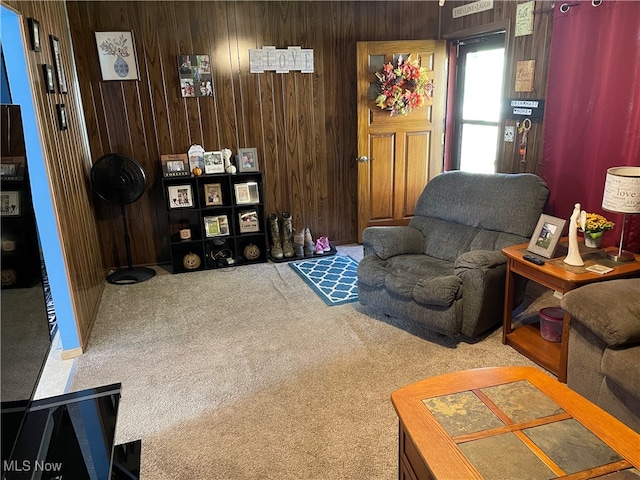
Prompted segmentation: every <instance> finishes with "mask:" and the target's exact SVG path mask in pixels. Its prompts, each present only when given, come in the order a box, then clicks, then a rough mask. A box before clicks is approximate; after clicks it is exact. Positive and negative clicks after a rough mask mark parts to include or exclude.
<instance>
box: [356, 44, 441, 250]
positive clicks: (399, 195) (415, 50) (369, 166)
mask: <svg viewBox="0 0 640 480" xmlns="http://www.w3.org/2000/svg"><path fill="white" fill-rule="evenodd" d="M408 54H410V55H411V59H412V60H414V59H420V62H421V65H422V66H423V67H425V68H426V70H427V72H428V76H429V78H430V79H431V78H432V79H433V83H434V89H433V98H432V99H430V100H428V101H427V103H426V105H425V106H423V107H421V108H418V109H415V110H413V111H412V112H410V113H409V114H407V115H396V116H393V117H392V116H390V112H389V111H387V110H382V109H380V108H378V107H377V106H376V104H375V98H376V96H377V95H378V80H377V78H376V76H375V73H376V72H379V71H381V70H382V66H383V64H384V63H387V62H391V61H393V64H394V65H395V64H396V63H395V61H396V59H397V58H398V56H399V55H403V57H406V56H407V55H408ZM357 61H358V69H357V75H358V241H359V242H362V231H363V230H364V229H365V228H366V227H368V226H373V225H406V224H407V223H409V220H410V219H411V217H412V216H413V210H414V207H415V204H416V201H417V199H418V197H419V196H420V193H422V190H423V189H424V186H425V185H426V184H427V182H428V181H429V180H430V179H431V178H433V177H434V176H435V175H437V174H439V173H440V172H442V164H443V148H444V145H443V144H444V108H445V97H446V41H436V40H407V41H390V42H358V58H357Z"/></svg>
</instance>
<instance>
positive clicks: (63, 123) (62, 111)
mask: <svg viewBox="0 0 640 480" xmlns="http://www.w3.org/2000/svg"><path fill="white" fill-rule="evenodd" d="M56 112H57V113H58V127H59V128H60V130H66V129H67V128H69V124H68V123H67V109H66V108H65V106H64V103H58V104H56Z"/></svg>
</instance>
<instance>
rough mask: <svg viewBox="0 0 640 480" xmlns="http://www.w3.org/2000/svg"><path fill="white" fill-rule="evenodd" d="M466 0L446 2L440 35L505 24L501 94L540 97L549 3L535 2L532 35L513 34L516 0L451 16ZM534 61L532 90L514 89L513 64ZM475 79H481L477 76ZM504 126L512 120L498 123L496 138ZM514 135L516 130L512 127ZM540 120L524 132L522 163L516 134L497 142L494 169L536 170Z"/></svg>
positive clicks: (550, 11) (550, 23) (547, 44)
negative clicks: (510, 139) (506, 139)
mask: <svg viewBox="0 0 640 480" xmlns="http://www.w3.org/2000/svg"><path fill="white" fill-rule="evenodd" d="M465 3H469V2H460V1H447V2H446V3H445V5H444V7H443V9H442V14H443V20H442V35H443V36H446V37H447V38H449V39H452V38H464V37H465V36H467V35H469V33H470V32H473V33H478V32H487V31H491V30H492V29H493V26H496V25H500V26H503V25H505V24H506V26H507V29H508V32H507V37H508V44H507V45H506V54H507V59H506V63H505V90H504V92H503V96H504V97H507V98H517V99H522V100H528V99H544V98H545V96H546V89H547V67H548V63H549V62H548V59H549V51H550V46H551V30H552V26H553V3H554V2H552V1H547V0H542V1H541V0H538V1H536V2H535V10H534V11H535V12H536V13H535V14H534V24H533V34H532V35H525V36H520V37H516V36H515V19H516V10H517V8H518V4H519V3H523V2H517V1H496V2H494V8H493V9H492V10H487V11H485V12H480V13H476V14H472V15H468V16H465V17H460V18H455V19H454V18H452V11H453V9H454V8H455V7H457V6H460V5H463V4H465ZM522 60H535V62H536V64H535V74H534V86H533V88H534V90H533V92H527V93H524V92H518V93H516V92H515V77H516V63H517V62H518V61H522ZM478 81H479V82H481V81H482V79H478ZM505 125H514V126H515V125H516V121H515V120H506V121H504V120H503V121H502V122H501V123H500V128H499V137H500V139H502V134H503V132H504V126H505ZM516 134H517V130H516ZM542 134H543V123H534V124H533V125H532V128H531V131H530V132H529V134H528V142H527V145H528V147H527V155H526V164H521V156H520V154H519V141H520V135H517V138H516V141H515V142H514V143H507V142H502V141H501V142H500V146H499V148H498V171H500V172H506V173H517V172H529V173H536V174H539V173H540V163H541V162H542V142H543V137H542Z"/></svg>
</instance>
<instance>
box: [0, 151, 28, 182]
mask: <svg viewBox="0 0 640 480" xmlns="http://www.w3.org/2000/svg"><path fill="white" fill-rule="evenodd" d="M25 160H26V158H25V157H24V156H19V157H2V162H1V163H0V177H1V178H2V180H23V179H24V166H25Z"/></svg>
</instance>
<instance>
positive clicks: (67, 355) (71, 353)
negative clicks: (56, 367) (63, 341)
mask: <svg viewBox="0 0 640 480" xmlns="http://www.w3.org/2000/svg"><path fill="white" fill-rule="evenodd" d="M83 353H84V352H83V351H82V348H80V347H77V348H72V349H70V350H62V352H61V353H60V356H61V357H62V359H63V360H71V359H72V358H76V357H79V356H80V355H82V354H83Z"/></svg>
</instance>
